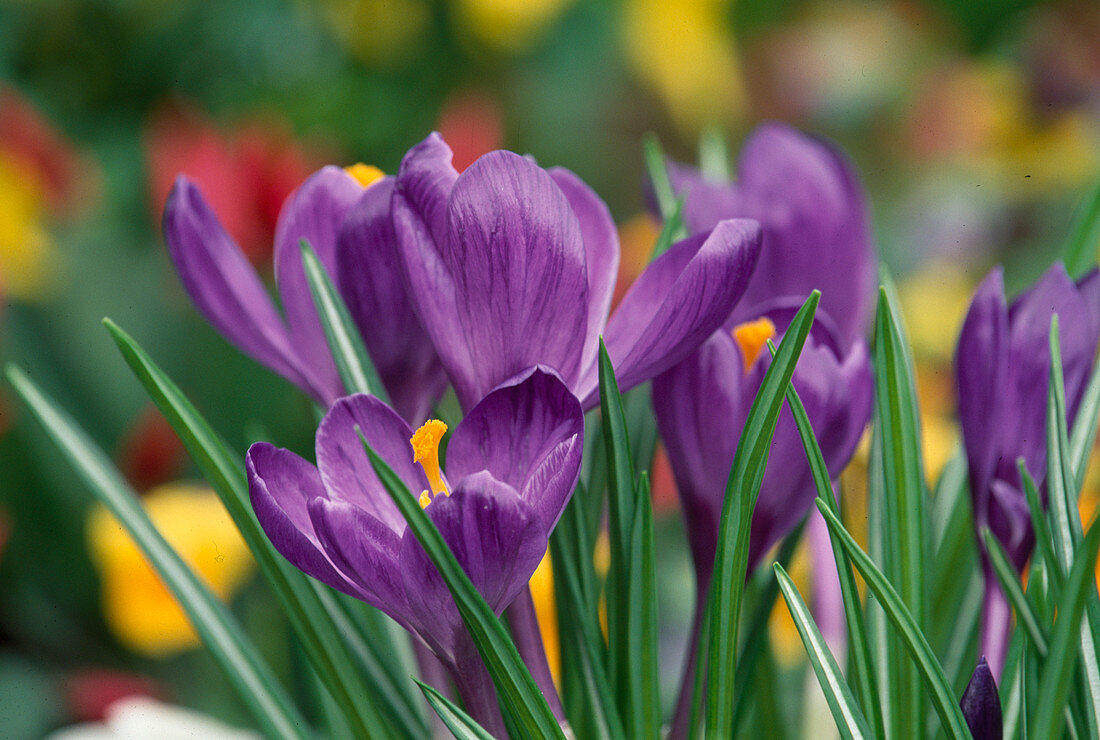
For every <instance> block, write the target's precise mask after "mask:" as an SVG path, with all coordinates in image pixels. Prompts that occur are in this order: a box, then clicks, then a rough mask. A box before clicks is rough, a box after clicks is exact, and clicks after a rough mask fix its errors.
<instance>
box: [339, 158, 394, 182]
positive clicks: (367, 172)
mask: <svg viewBox="0 0 1100 740" xmlns="http://www.w3.org/2000/svg"><path fill="white" fill-rule="evenodd" d="M344 172H346V173H348V174H349V175H351V176H352V177H354V178H355V179H356V180H358V181H359V184H360V185H362V186H363V187H365V188H369V187H370V186H371V185H373V184H374V183H376V182H378V181H379V180H381V179H382V178H383V177H385V176H386V173H385V172H383V171H382V170H380V169H378V168H377V167H375V166H374V165H370V164H363V163H362V162H358V163H356V164H353V165H352V166H350V167H345V168H344Z"/></svg>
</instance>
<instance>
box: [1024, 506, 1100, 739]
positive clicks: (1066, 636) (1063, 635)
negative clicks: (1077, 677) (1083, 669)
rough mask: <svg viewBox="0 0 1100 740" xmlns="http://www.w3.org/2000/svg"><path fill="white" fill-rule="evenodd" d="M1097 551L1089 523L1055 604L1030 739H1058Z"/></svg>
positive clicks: (1097, 536)
mask: <svg viewBox="0 0 1100 740" xmlns="http://www.w3.org/2000/svg"><path fill="white" fill-rule="evenodd" d="M1098 549H1100V526H1097V523H1096V522H1093V524H1092V526H1091V527H1089V532H1088V534H1087V535H1086V536H1085V539H1084V540H1083V541H1082V543H1081V547H1080V548H1079V549H1078V551H1077V554H1076V557H1074V559H1073V566H1072V567H1071V568H1070V571H1069V575H1068V576H1067V578H1066V586H1065V589H1064V590H1063V592H1062V598H1061V599H1059V601H1058V612H1057V614H1058V616H1057V621H1056V622H1055V623H1054V633H1053V635H1052V636H1051V640H1050V652H1049V653H1048V654H1047V660H1046V661H1045V662H1044V665H1043V677H1042V681H1041V686H1040V689H1039V700H1038V702H1037V703H1036V704H1035V713H1034V715H1033V717H1034V718H1033V720H1032V723H1031V727H1030V735H1031V736H1032V737H1058V732H1059V730H1060V728H1061V726H1062V724H1063V713H1062V712H1063V707H1064V706H1065V704H1066V701H1067V699H1068V697H1069V690H1070V686H1071V684H1072V682H1073V670H1074V666H1075V665H1076V664H1077V653H1078V648H1079V645H1078V642H1079V639H1080V637H1079V636H1080V633H1081V629H1082V627H1085V626H1086V625H1084V624H1082V621H1081V616H1082V614H1083V613H1084V610H1085V602H1086V599H1087V596H1088V594H1089V593H1090V592H1091V593H1095V592H1096V585H1095V575H1094V573H1095V568H1096V555H1097V550H1098Z"/></svg>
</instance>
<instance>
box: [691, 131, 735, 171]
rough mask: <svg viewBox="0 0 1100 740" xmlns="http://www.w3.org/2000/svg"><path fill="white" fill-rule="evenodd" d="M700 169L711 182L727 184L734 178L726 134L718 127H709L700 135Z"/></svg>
mask: <svg viewBox="0 0 1100 740" xmlns="http://www.w3.org/2000/svg"><path fill="white" fill-rule="evenodd" d="M699 171H700V172H702V173H703V177H705V178H706V179H708V180H710V181H711V182H716V183H721V184H725V183H727V182H729V181H730V180H732V179H733V173H732V172H730V153H729V148H728V147H727V146H726V135H725V133H724V132H723V131H722V129H720V128H718V127H712V128H708V129H707V130H706V131H704V132H703V134H702V136H700V137H699Z"/></svg>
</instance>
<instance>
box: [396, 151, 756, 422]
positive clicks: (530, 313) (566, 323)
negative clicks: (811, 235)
mask: <svg viewBox="0 0 1100 740" xmlns="http://www.w3.org/2000/svg"><path fill="white" fill-rule="evenodd" d="M393 208H394V210H393V214H394V226H395V228H396V231H397V237H398V244H399V246H400V252H401V256H402V259H403V264H404V268H405V275H406V279H407V283H408V286H409V289H410V295H411V296H412V300H413V303H414V305H415V307H416V309H417V312H418V314H419V316H420V318H421V321H422V323H423V325H424V328H425V329H426V330H427V332H428V334H429V335H430V336H431V338H432V342H433V343H434V344H435V347H436V350H437V351H438V352H439V356H440V359H441V360H442V362H443V366H444V367H445V368H446V369H447V374H448V376H449V377H450V379H451V382H452V384H453V385H454V388H455V391H456V393H457V394H458V399H459V402H460V403H461V405H462V407H463V408H464V409H469V408H471V407H472V406H473V405H474V404H475V403H477V401H478V400H479V399H480V398H482V397H483V396H484V395H485V394H486V393H488V392H489V390H490V389H491V388H493V387H494V386H495V385H496V384H497V383H500V382H501V381H502V380H504V379H505V378H507V377H509V376H511V375H513V374H515V373H517V372H520V371H521V370H523V369H524V368H526V367H529V366H531V365H534V364H544V365H548V366H550V367H553V368H554V369H555V370H556V371H557V372H558V373H559V374H560V375H561V377H562V379H563V380H564V381H565V383H566V385H568V386H569V388H570V389H571V390H572V391H573V392H574V393H575V394H576V395H577V397H578V398H580V399H581V401H582V405H583V406H584V407H585V408H591V407H592V406H594V405H595V404H596V403H597V402H598V393H597V388H596V386H597V377H598V373H597V362H596V356H597V348H598V342H599V337H600V336H601V335H602V336H603V338H604V341H605V343H606V345H607V350H608V353H609V354H610V356H611V360H612V362H613V363H614V364H615V368H616V375H617V377H618V381H619V385H620V387H621V388H622V389H623V390H624V391H625V390H626V389H628V388H630V387H632V386H634V385H637V384H638V383H641V382H644V381H646V380H648V379H649V378H651V377H653V376H654V375H656V374H657V373H660V372H661V371H663V370H667V369H668V368H669V367H671V366H672V365H674V364H675V363H676V362H678V361H680V360H682V359H683V358H684V357H686V356H687V355H688V353H690V352H691V351H692V350H693V349H694V348H695V347H697V346H698V345H699V344H700V343H701V342H702V341H703V340H704V339H705V338H706V337H707V336H708V335H709V334H710V333H711V332H712V331H714V330H715V329H716V328H718V327H719V326H720V325H721V323H722V321H723V320H725V318H726V317H727V316H728V315H729V312H730V311H731V310H732V308H733V305H734V304H735V303H736V302H737V300H738V298H739V297H740V296H741V293H742V292H743V291H744V288H745V285H746V284H747V281H748V276H749V273H750V271H751V270H752V267H753V264H754V263H755V260H756V254H757V250H758V247H759V241H760V230H759V227H758V225H757V224H755V223H754V222H751V221H747V220H732V221H722V222H720V223H718V224H717V225H715V227H714V229H713V230H710V231H708V233H707V234H702V235H699V236H696V237H692V238H689V239H686V240H684V241H682V242H679V243H678V244H675V245H673V246H672V248H671V249H669V251H668V252H667V253H665V254H664V255H662V256H661V257H660V258H659V259H657V260H655V261H654V262H653V264H651V265H650V266H649V267H648V268H647V269H646V271H645V272H644V273H643V274H642V275H641V277H640V278H639V279H638V280H637V282H635V284H634V285H633V286H632V288H631V290H630V292H628V293H627V294H626V296H625V297H624V299H623V301H622V303H621V304H620V306H619V308H618V310H617V311H616V313H615V315H614V316H612V317H611V319H610V320H608V319H607V313H608V308H609V306H610V304H611V294H612V291H613V289H614V285H615V278H616V275H617V271H618V263H619V243H618V237H617V234H616V231H615V225H614V222H613V221H612V220H611V216H610V214H609V212H608V210H607V207H606V206H605V205H604V203H603V202H602V201H601V200H600V199H599V197H598V196H596V194H595V193H593V192H592V191H591V190H590V189H589V188H588V187H587V186H586V185H585V184H584V183H583V182H581V180H580V179H579V178H577V176H576V175H574V174H572V173H571V172H569V171H568V170H564V169H551V170H544V169H542V168H541V167H539V166H538V165H537V164H535V163H534V162H533V161H532V160H531V159H528V158H525V157H521V156H519V155H516V154H513V153H511V152H504V151H497V152H491V153H489V154H486V155H485V156H483V157H481V158H480V159H478V160H477V161H476V162H474V164H473V165H471V166H470V167H469V168H468V169H467V170H466V171H465V172H463V173H462V174H461V175H460V174H458V172H456V171H455V169H454V168H453V167H452V166H451V150H450V148H449V147H448V146H447V145H446V144H445V143H444V141H443V139H442V138H441V137H440V136H439V135H438V134H432V135H431V136H429V137H428V138H427V139H425V140H424V141H423V142H421V143H420V144H418V145H416V146H415V147H413V148H412V149H411V150H410V151H409V153H408V154H407V155H406V156H405V159H404V161H403V162H402V163H401V168H400V170H399V171H398V175H397V186H396V190H395V192H394V204H393Z"/></svg>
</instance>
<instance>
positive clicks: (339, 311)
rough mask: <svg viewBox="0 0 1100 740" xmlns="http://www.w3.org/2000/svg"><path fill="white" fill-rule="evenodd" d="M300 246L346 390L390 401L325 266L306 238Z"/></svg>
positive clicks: (318, 309)
mask: <svg viewBox="0 0 1100 740" xmlns="http://www.w3.org/2000/svg"><path fill="white" fill-rule="evenodd" d="M300 246H301V250H302V267H303V268H304V270H305V273H306V282H307V283H309V292H310V293H311V294H312V295H313V305H314V306H315V307H316V308H317V316H318V317H319V318H320V320H321V327H322V328H323V329H324V332H325V338H326V339H327V340H328V346H329V348H330V349H331V350H332V359H333V360H335V361H336V370H337V371H338V372H339V373H340V379H341V380H342V381H343V382H344V389H345V390H347V392H348V393H370V394H372V395H374V396H377V397H378V398H380V399H382V400H383V401H385V402H386V403H389V402H390V399H389V396H387V395H386V389H385V388H384V387H383V386H382V379H381V378H379V377H378V372H377V371H376V370H375V368H374V363H373V362H371V359H370V355H369V354H368V353H367V348H366V346H365V345H364V344H363V337H362V336H360V334H359V330H358V329H357V328H356V326H355V322H354V321H353V320H352V318H351V313H350V312H349V311H348V307H347V305H346V304H345V303H344V300H343V298H341V297H340V294H339V293H338V292H337V290H336V286H334V285H333V284H332V279H331V278H330V277H329V275H328V273H327V272H326V271H325V266H324V265H322V264H321V260H320V259H318V258H317V254H316V253H315V252H314V251H313V248H312V247H310V245H309V242H307V241H306V240H305V239H302V240H301V242H300Z"/></svg>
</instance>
